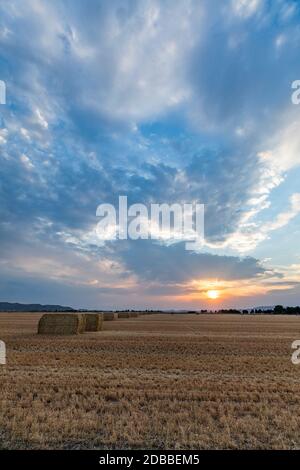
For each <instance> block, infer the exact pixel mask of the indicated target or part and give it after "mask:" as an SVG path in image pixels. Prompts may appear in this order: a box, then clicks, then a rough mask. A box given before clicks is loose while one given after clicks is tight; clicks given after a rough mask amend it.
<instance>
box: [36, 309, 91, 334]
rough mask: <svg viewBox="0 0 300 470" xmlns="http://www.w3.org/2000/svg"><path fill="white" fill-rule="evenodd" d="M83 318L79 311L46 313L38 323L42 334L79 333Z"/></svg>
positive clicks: (39, 331)
mask: <svg viewBox="0 0 300 470" xmlns="http://www.w3.org/2000/svg"><path fill="white" fill-rule="evenodd" d="M82 322H83V320H82V318H81V315H80V314H77V313H46V314H44V315H43V316H42V317H41V318H40V321H39V324H38V334H40V335H78V334H80V333H81V330H82Z"/></svg>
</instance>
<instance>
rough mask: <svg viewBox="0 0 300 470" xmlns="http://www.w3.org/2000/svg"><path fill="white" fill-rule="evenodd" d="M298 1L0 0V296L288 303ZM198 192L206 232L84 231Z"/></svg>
mask: <svg viewBox="0 0 300 470" xmlns="http://www.w3.org/2000/svg"><path fill="white" fill-rule="evenodd" d="M299 21H300V4H299V2H297V1H293V0H272V1H269V0H233V1H230V0H203V1H201V0H194V1H193V0H180V1H176V2H175V1H173V0H172V1H171V0H161V1H158V0H148V1H147V0H145V1H144V0H139V1H137V0H123V1H117V0H112V1H111V0H109V1H108V0H102V1H97V0H89V1H86V0H85V1H83V0H65V1H63V0H53V1H50V0H48V1H47V0H43V1H38V0H10V1H9V2H8V1H4V0H0V80H3V81H4V82H5V83H6V88H7V103H6V105H0V118H1V119H0V122H1V129H0V163H1V166H0V168H1V170H0V172H1V175H0V224H1V229H0V236H1V242H0V250H1V254H0V300H2V301H11V302H28V303H34V302H39V303H55V304H58V303H60V304H63V305H70V306H73V307H87V308H105V309H109V308H128V307H129V308H164V309H169V308H176V309H183V308H188V309H191V308H193V309H201V308H219V307H221V306H222V307H251V306H259V305H274V304H278V303H281V304H285V305H287V304H288V305H298V304H300V248H299V247H300V243H299V240H300V183H299V182H300V105H299V106H297V105H294V104H292V101H291V94H292V89H291V84H292V82H293V81H294V80H297V79H300V55H299V51H300V26H299V24H300V23H299ZM119 195H127V196H128V201H129V203H130V204H133V203H144V204H145V205H149V204H150V203H151V202H157V203H162V202H165V203H175V202H178V203H183V202H189V201H195V200H197V201H199V203H203V204H205V240H206V241H205V245H204V246H203V247H202V248H201V249H200V250H198V251H197V252H196V251H192V252H191V251H187V250H186V249H185V245H184V243H183V242H178V243H172V244H170V243H167V242H157V241H153V240H116V241H107V242H105V243H103V242H99V241H98V240H97V238H96V237H95V226H96V224H97V222H98V219H97V217H96V208H97V206H98V205H99V204H101V203H111V204H114V205H117V204H118V197H119Z"/></svg>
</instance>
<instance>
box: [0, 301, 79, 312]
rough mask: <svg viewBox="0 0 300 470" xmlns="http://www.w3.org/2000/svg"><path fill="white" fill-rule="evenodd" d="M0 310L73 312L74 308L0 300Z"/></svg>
mask: <svg viewBox="0 0 300 470" xmlns="http://www.w3.org/2000/svg"><path fill="white" fill-rule="evenodd" d="M0 312H75V309H74V308H71V307H63V306H62V305H41V304H19V303H11V302H0Z"/></svg>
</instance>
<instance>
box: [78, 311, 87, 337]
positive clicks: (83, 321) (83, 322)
mask: <svg viewBox="0 0 300 470" xmlns="http://www.w3.org/2000/svg"><path fill="white" fill-rule="evenodd" d="M79 316H80V325H79V333H84V332H85V331H86V316H85V314H83V313H79Z"/></svg>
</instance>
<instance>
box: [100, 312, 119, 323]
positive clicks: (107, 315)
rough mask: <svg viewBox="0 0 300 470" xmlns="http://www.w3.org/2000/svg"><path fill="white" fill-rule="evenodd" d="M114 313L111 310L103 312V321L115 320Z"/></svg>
mask: <svg viewBox="0 0 300 470" xmlns="http://www.w3.org/2000/svg"><path fill="white" fill-rule="evenodd" d="M115 318H116V317H115V314H114V313H113V312H105V313H103V320H104V321H113V320H115Z"/></svg>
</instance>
